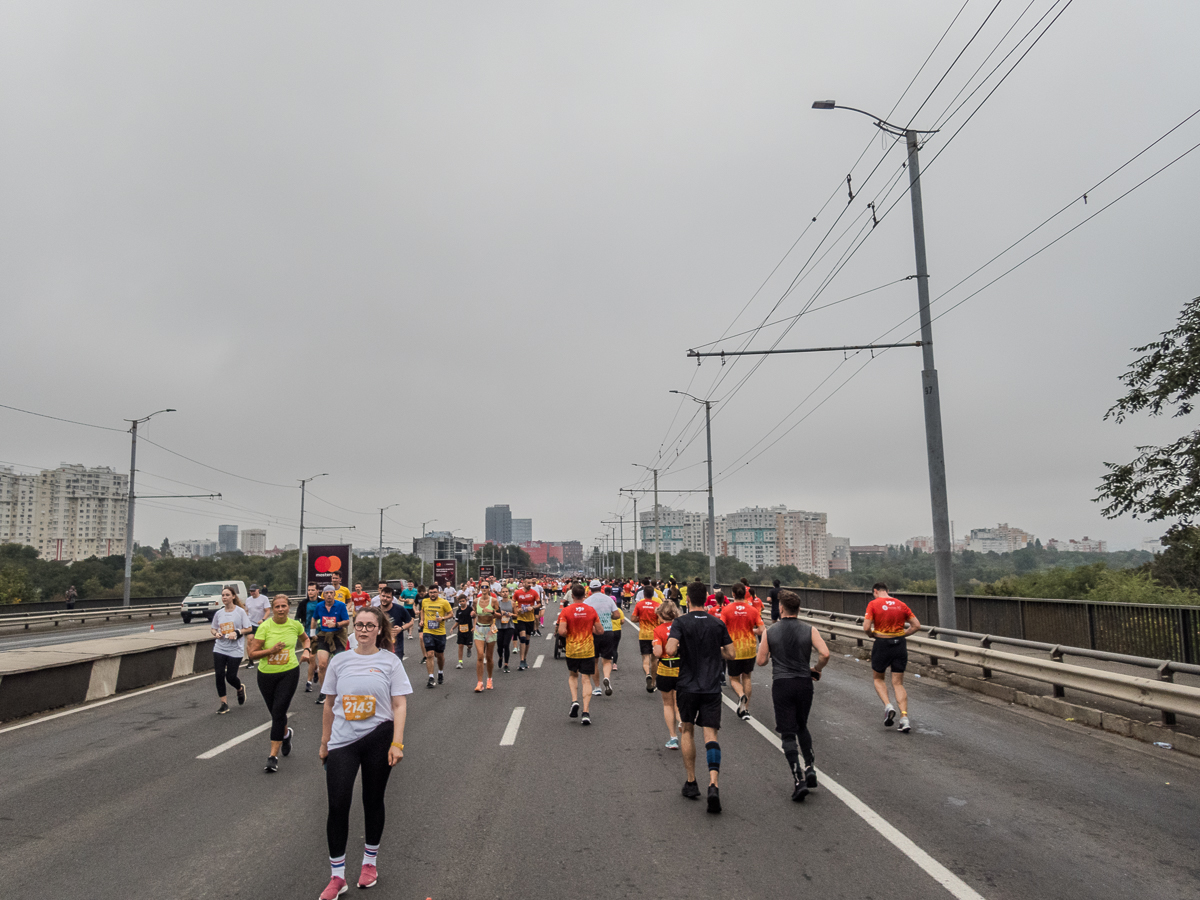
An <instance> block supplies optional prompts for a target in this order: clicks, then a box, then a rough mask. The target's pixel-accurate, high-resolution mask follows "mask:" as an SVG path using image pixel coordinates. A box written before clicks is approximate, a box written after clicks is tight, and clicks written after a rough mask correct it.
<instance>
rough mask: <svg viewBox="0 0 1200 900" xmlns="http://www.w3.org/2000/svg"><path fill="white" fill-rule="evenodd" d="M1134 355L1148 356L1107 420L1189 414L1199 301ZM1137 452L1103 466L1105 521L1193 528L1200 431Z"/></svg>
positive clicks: (1199, 336)
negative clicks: (1141, 414)
mask: <svg viewBox="0 0 1200 900" xmlns="http://www.w3.org/2000/svg"><path fill="white" fill-rule="evenodd" d="M1134 352H1135V353H1141V354H1144V355H1143V356H1141V357H1140V358H1139V359H1137V360H1135V361H1134V362H1133V364H1132V365H1130V366H1129V369H1128V370H1127V371H1126V372H1125V374H1124V375H1122V376H1121V381H1122V382H1123V383H1124V384H1125V387H1126V388H1128V390H1127V392H1126V394H1125V396H1123V397H1121V398H1120V399H1119V400H1118V401H1117V402H1116V403H1115V404H1114V405H1113V406H1112V408H1111V409H1109V410H1108V412H1106V413H1105V414H1104V418H1105V419H1110V418H1111V419H1115V420H1116V421H1117V422H1118V423H1121V422H1124V421H1125V418H1126V417H1127V416H1130V415H1132V414H1133V413H1137V412H1148V413H1149V414H1150V415H1152V416H1159V415H1162V414H1163V413H1164V412H1166V411H1168V410H1173V412H1172V413H1171V416H1172V418H1178V417H1180V416H1186V415H1188V414H1190V413H1191V412H1192V410H1193V400H1194V398H1195V396H1196V394H1197V393H1198V392H1200V297H1196V298H1195V299H1193V300H1191V301H1190V302H1189V303H1188V304H1187V305H1186V306H1184V308H1183V311H1182V312H1181V313H1180V314H1179V320H1178V323H1177V324H1176V326H1175V327H1174V328H1172V329H1171V330H1170V331H1166V332H1163V334H1162V336H1161V338H1160V339H1159V340H1157V341H1154V342H1153V343H1150V344H1145V345H1144V346H1141V347H1135V348H1134ZM1137 450H1138V455H1137V456H1136V457H1135V458H1134V459H1133V460H1132V461H1130V462H1128V463H1123V464H1116V463H1109V462H1106V463H1105V464H1104V465H1105V467H1106V468H1107V469H1108V470H1109V471H1108V474H1107V475H1105V476H1104V478H1103V480H1102V481H1101V483H1100V486H1099V488H1098V491H1099V493H1098V496H1097V497H1096V500H1097V502H1100V503H1104V504H1106V505H1105V507H1104V515H1105V516H1107V517H1108V518H1110V519H1114V518H1116V517H1117V516H1121V515H1125V514H1129V515H1132V516H1133V517H1134V518H1139V517H1144V518H1146V519H1147V520H1148V521H1151V522H1157V521H1161V520H1163V519H1175V520H1177V521H1179V522H1181V523H1183V524H1185V525H1186V524H1190V523H1191V521H1192V519H1193V518H1194V517H1195V516H1196V514H1197V512H1200V490H1198V488H1200V429H1198V430H1193V431H1192V432H1191V433H1189V434H1186V435H1184V436H1183V437H1181V438H1179V439H1178V440H1176V441H1174V442H1172V443H1170V444H1167V445H1165V446H1163V447H1155V446H1149V445H1147V446H1139V447H1138V448H1137Z"/></svg>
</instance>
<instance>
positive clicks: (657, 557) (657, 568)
mask: <svg viewBox="0 0 1200 900" xmlns="http://www.w3.org/2000/svg"><path fill="white" fill-rule="evenodd" d="M634 465H635V466H637V467H639V468H641V469H645V470H646V471H647V472H651V473H653V475H654V580H655V581H660V580H662V556H661V554H660V553H659V550H658V543H659V537H660V536H661V534H662V533H661V532H660V531H659V530H658V469H652V468H650V466H643V465H642V464H641V463H634Z"/></svg>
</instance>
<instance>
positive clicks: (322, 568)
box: [313, 556, 342, 575]
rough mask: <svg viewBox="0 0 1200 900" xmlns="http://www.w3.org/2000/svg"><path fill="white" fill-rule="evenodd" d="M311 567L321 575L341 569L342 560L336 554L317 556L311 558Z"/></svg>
mask: <svg viewBox="0 0 1200 900" xmlns="http://www.w3.org/2000/svg"><path fill="white" fill-rule="evenodd" d="M313 568H314V569H316V570H317V571H318V572H320V573H321V574H322V575H324V574H326V573H328V574H333V573H334V572H340V571H342V561H341V560H340V559H338V558H337V557H336V556H318V557H317V558H316V559H314V560H313Z"/></svg>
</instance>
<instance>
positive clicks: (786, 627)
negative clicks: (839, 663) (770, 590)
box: [757, 591, 829, 803]
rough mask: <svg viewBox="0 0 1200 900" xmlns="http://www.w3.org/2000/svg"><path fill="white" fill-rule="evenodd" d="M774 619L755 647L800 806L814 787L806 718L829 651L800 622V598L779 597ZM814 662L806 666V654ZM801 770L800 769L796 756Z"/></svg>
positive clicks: (785, 594)
mask: <svg viewBox="0 0 1200 900" xmlns="http://www.w3.org/2000/svg"><path fill="white" fill-rule="evenodd" d="M779 607H780V609H779V613H780V619H779V621H778V622H776V623H775V624H774V625H772V626H771V627H770V628H768V629H767V633H766V636H765V637H764V638H763V640H762V643H761V644H760V645H759V648H758V659H757V662H758V664H759V665H760V666H765V665H766V664H767V663H768V662H770V663H771V700H772V702H773V703H774V705H775V730H776V731H778V732H779V734H780V737H781V738H782V739H783V755H784V756H785V757H787V762H788V768H790V769H791V771H792V780H793V782H794V783H795V784H794V787H793V789H792V799H793V800H795V801H796V802H797V803H799V802H802V801H803V800H804V798H805V797H806V796H807V795H808V791H809V788H815V787H816V786H817V773H816V770H815V769H814V768H813V749H812V735H810V734H809V733H808V713H809V710H810V709H811V708H812V699H813V684H812V683H813V679H816V680H818V681H819V680H820V678H821V670H822V669H823V668H825V666H826V665H827V664H828V663H829V648H828V647H827V646H825V641H824V640H823V639H822V638H821V635H820V633H819V632H818V631H817V629H816V628H814V627H813V626H812V625H809V624H808V623H807V622H801V621H800V620H799V619H798V618H797V615H798V614H799V612H800V598H799V597H798V596H797V595H796V594H794V593H792V592H791V591H780V592H779ZM814 648H815V649H816V651H817V653H818V654H819V656H820V658H819V659H818V660H817V664H816V665H815V666H812V667H811V668H810V667H809V660H810V659H811V658H812V651H813V649H814ZM801 752H803V754H804V765H803V766H801V765H800V753H801Z"/></svg>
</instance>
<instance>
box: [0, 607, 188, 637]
mask: <svg viewBox="0 0 1200 900" xmlns="http://www.w3.org/2000/svg"><path fill="white" fill-rule="evenodd" d="M177 612H179V604H178V603H171V604H169V605H164V606H113V607H109V608H108V609H74V610H72V609H64V610H60V611H58V612H42V613H37V612H33V613H18V614H16V615H9V616H0V628H14V627H18V626H24V628H25V630H26V631H28V630H29V626H30V625H44V624H47V623H53V624H54V625H57V624H58V623H59V622H75V621H78V622H79V623H80V624H81V625H83V624H86V623H87V622H91V621H98V620H101V619H103V620H104V621H108V620H110V619H132V618H134V617H135V616H138V617H140V616H153V615H154V614H155V613H164V614H166V615H170V614H171V613H177Z"/></svg>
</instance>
